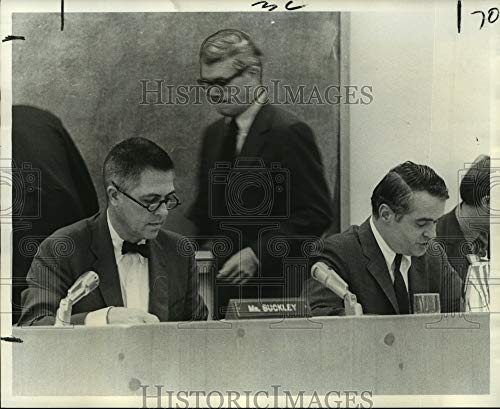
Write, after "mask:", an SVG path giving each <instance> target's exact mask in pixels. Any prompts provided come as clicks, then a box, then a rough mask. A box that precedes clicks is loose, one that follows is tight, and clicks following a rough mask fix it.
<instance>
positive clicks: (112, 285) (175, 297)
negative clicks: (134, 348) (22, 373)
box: [19, 212, 207, 325]
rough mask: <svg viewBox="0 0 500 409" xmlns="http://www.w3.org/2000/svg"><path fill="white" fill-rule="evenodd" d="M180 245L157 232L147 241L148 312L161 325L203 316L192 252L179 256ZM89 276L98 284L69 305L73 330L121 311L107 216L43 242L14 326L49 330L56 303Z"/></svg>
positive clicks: (176, 239)
mask: <svg viewBox="0 0 500 409" xmlns="http://www.w3.org/2000/svg"><path fill="white" fill-rule="evenodd" d="M183 240H185V238H183V237H182V236H180V235H178V234H176V233H172V232H166V231H160V233H159V234H158V236H157V238H156V239H154V240H151V241H150V248H151V256H150V258H149V287H150V289H149V312H150V313H152V314H154V315H156V316H157V317H158V318H159V319H160V321H188V320H196V319H205V318H206V316H207V310H206V307H205V304H204V303H203V300H201V298H200V297H199V295H198V277H197V272H196V265H195V260H194V252H192V251H186V252H184V253H186V254H185V255H184V254H180V253H179V249H180V248H184V249H185V248H186V246H184V245H183V243H184V242H183ZM184 244H185V243H184ZM188 250H189V246H188ZM89 270H93V271H95V272H96V273H97V274H98V275H99V280H100V284H99V287H98V288H97V289H96V290H94V291H93V292H91V293H90V294H89V295H87V296H86V297H84V298H83V299H82V300H80V301H79V302H78V303H76V304H75V305H74V307H73V311H72V313H73V315H72V318H71V322H72V323H73V324H83V323H84V321H85V317H86V315H87V313H89V312H91V311H96V310H99V309H101V308H105V307H107V306H116V307H119V306H123V299H122V295H121V288H120V278H119V275H118V268H117V265H116V260H115V255H114V250H113V244H112V241H111V236H110V233H109V228H108V223H107V217H106V212H102V213H101V214H97V215H95V216H93V217H91V218H88V219H84V220H81V221H79V222H77V223H74V224H72V225H70V226H66V227H64V228H62V229H59V230H58V231H56V232H55V233H54V234H53V235H51V236H50V237H48V238H47V239H46V240H44V241H43V242H42V244H41V245H40V247H39V250H38V253H37V255H36V256H35V258H34V259H33V264H32V265H31V268H30V271H29V272H28V276H27V281H28V289H26V290H25V291H24V292H23V294H22V302H23V311H22V315H21V319H20V321H19V324H22V325H32V324H36V325H53V324H54V322H55V318H54V317H55V314H56V311H57V308H58V307H59V302H60V300H61V298H64V297H65V296H66V294H67V290H68V289H69V287H71V285H72V284H73V283H74V282H75V280H76V279H77V278H78V277H79V276H80V275H82V274H83V273H85V272H86V271H89Z"/></svg>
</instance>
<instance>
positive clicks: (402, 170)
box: [371, 161, 449, 218]
mask: <svg viewBox="0 0 500 409" xmlns="http://www.w3.org/2000/svg"><path fill="white" fill-rule="evenodd" d="M414 192H427V193H429V194H430V195H432V196H435V197H438V198H440V199H443V200H446V199H448V198H449V195H448V189H447V188H446V184H445V183H444V180H443V179H442V178H441V177H440V176H438V175H437V174H436V172H434V170H433V169H431V168H430V167H429V166H426V165H418V164H416V163H413V162H410V161H407V162H405V163H402V164H400V165H398V166H396V167H395V168H393V169H391V170H390V171H389V173H388V174H387V175H385V176H384V178H383V179H382V180H381V181H380V182H379V184H378V185H377V186H376V187H375V189H374V191H373V194H372V199H371V202H372V214H373V215H374V216H375V218H378V217H379V213H378V210H379V208H380V206H381V205H382V204H386V205H387V206H389V207H390V208H391V209H392V210H393V211H394V213H396V214H397V215H398V216H402V215H404V214H407V213H409V212H410V211H411V198H412V195H413V193H414Z"/></svg>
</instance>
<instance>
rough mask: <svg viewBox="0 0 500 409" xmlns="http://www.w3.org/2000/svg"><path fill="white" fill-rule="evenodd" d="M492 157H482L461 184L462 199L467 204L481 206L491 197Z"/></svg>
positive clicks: (476, 161)
mask: <svg viewBox="0 0 500 409" xmlns="http://www.w3.org/2000/svg"><path fill="white" fill-rule="evenodd" d="M490 173H491V169H490V157H489V156H487V155H481V156H479V157H478V158H476V160H475V161H474V163H473V164H472V166H471V167H470V168H469V170H468V171H467V173H466V174H465V176H464V177H463V179H462V181H461V182H460V197H461V198H462V200H463V201H464V203H465V204H468V205H470V206H476V207H477V206H481V200H482V199H483V198H484V197H485V196H489V195H490Z"/></svg>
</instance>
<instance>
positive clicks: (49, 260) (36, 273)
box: [18, 238, 87, 326]
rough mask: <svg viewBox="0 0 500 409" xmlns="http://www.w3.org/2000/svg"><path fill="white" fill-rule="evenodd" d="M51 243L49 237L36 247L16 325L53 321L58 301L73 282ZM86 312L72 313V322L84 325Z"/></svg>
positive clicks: (51, 322) (42, 323)
mask: <svg viewBox="0 0 500 409" xmlns="http://www.w3.org/2000/svg"><path fill="white" fill-rule="evenodd" d="M54 247H55V246H54V241H52V240H50V238H49V239H46V240H44V241H43V242H42V244H41V245H40V247H39V248H38V252H37V255H36V256H35V258H34V259H33V263H32V264H31V267H30V269H29V271H28V275H27V277H26V282H27V284H28V288H27V289H25V290H24V291H23V293H22V312H21V317H20V319H19V322H18V325H28V326H29V325H54V323H55V317H56V312H57V309H58V308H59V302H60V301H61V299H62V298H64V297H65V296H66V294H67V291H68V289H69V288H70V287H71V285H72V284H73V282H74V280H73V279H72V276H71V273H70V271H68V269H67V268H65V267H64V265H65V263H64V261H63V260H62V259H61V257H60V256H58V255H57V254H56V251H55V249H54ZM86 315H87V313H79V314H74V315H72V316H71V324H74V325H83V324H84V322H85V317H86Z"/></svg>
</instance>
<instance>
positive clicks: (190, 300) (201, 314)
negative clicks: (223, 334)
mask: <svg viewBox="0 0 500 409" xmlns="http://www.w3.org/2000/svg"><path fill="white" fill-rule="evenodd" d="M198 291H199V280H198V269H197V268H196V260H195V258H194V255H193V256H192V257H190V259H189V279H188V285H187V292H186V302H185V304H184V313H183V319H184V320H185V321H191V320H193V321H201V320H206V319H207V317H208V310H207V306H206V305H205V302H204V300H203V298H202V297H201V296H200V295H199V293H198Z"/></svg>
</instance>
